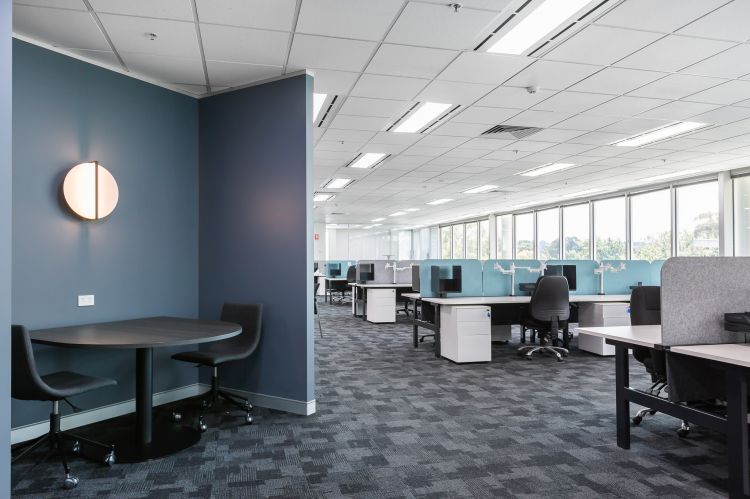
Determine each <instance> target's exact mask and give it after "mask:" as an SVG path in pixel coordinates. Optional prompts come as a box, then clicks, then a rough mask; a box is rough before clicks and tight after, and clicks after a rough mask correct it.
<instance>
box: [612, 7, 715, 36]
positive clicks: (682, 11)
mask: <svg viewBox="0 0 750 499" xmlns="http://www.w3.org/2000/svg"><path fill="white" fill-rule="evenodd" d="M725 1H726V0H659V2H653V0H627V1H625V2H623V3H621V4H620V5H618V6H617V7H615V8H614V9H612V10H611V11H610V12H608V13H607V14H605V15H604V16H603V17H602V18H600V19H599V20H597V23H598V24H606V25H609V26H620V27H623V28H633V29H642V30H647V31H659V32H661V33H671V32H673V31H674V30H676V29H678V28H681V27H682V26H685V25H686V24H688V23H690V22H691V21H693V20H695V19H697V18H699V17H701V16H703V15H704V14H706V13H707V12H710V11H712V10H713V9H715V8H716V7H719V6H720V5H721V4H722V3H724V2H725Z"/></svg>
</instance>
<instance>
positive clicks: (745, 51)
mask: <svg viewBox="0 0 750 499" xmlns="http://www.w3.org/2000/svg"><path fill="white" fill-rule="evenodd" d="M681 72H682V73H689V74H697V75H703V76H716V77H720V78H739V77H740V76H743V75H746V74H750V45H748V44H742V45H736V46H734V47H732V48H730V49H729V50H725V51H724V52H721V53H720V54H716V55H715V56H712V57H709V58H708V59H705V60H703V61H700V62H699V63H697V64H693V65H692V66H688V67H687V68H685V69H683V70H682V71H681Z"/></svg>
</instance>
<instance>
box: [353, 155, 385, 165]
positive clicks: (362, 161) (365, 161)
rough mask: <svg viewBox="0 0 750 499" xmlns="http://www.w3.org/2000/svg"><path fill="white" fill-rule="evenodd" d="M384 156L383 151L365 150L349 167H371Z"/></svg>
mask: <svg viewBox="0 0 750 499" xmlns="http://www.w3.org/2000/svg"><path fill="white" fill-rule="evenodd" d="M385 157H386V154H385V153H384V152H366V153H364V154H362V155H361V156H359V157H358V158H357V159H355V160H354V161H353V162H351V163H350V164H349V168H372V167H373V166H375V165H376V164H378V163H379V162H380V161H382V160H383V158H385Z"/></svg>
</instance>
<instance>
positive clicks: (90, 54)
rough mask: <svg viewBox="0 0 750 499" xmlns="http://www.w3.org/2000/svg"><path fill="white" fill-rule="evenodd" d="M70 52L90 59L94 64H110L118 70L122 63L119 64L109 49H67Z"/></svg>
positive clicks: (120, 68)
mask: <svg viewBox="0 0 750 499" xmlns="http://www.w3.org/2000/svg"><path fill="white" fill-rule="evenodd" d="M67 50H69V51H70V52H72V53H74V54H76V55H78V56H80V57H83V58H84V59H86V60H87V61H92V62H94V63H96V64H103V65H105V66H110V67H112V68H115V69H117V70H118V71H120V70H122V65H121V64H120V61H119V60H118V59H117V56H116V55H115V53H114V52H112V51H111V50H85V49H67Z"/></svg>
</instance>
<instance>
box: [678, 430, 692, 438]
mask: <svg viewBox="0 0 750 499" xmlns="http://www.w3.org/2000/svg"><path fill="white" fill-rule="evenodd" d="M689 433H690V430H683V429H682V428H680V429H679V430H677V436H678V437H680V438H685V437H687V436H688V434H689Z"/></svg>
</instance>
